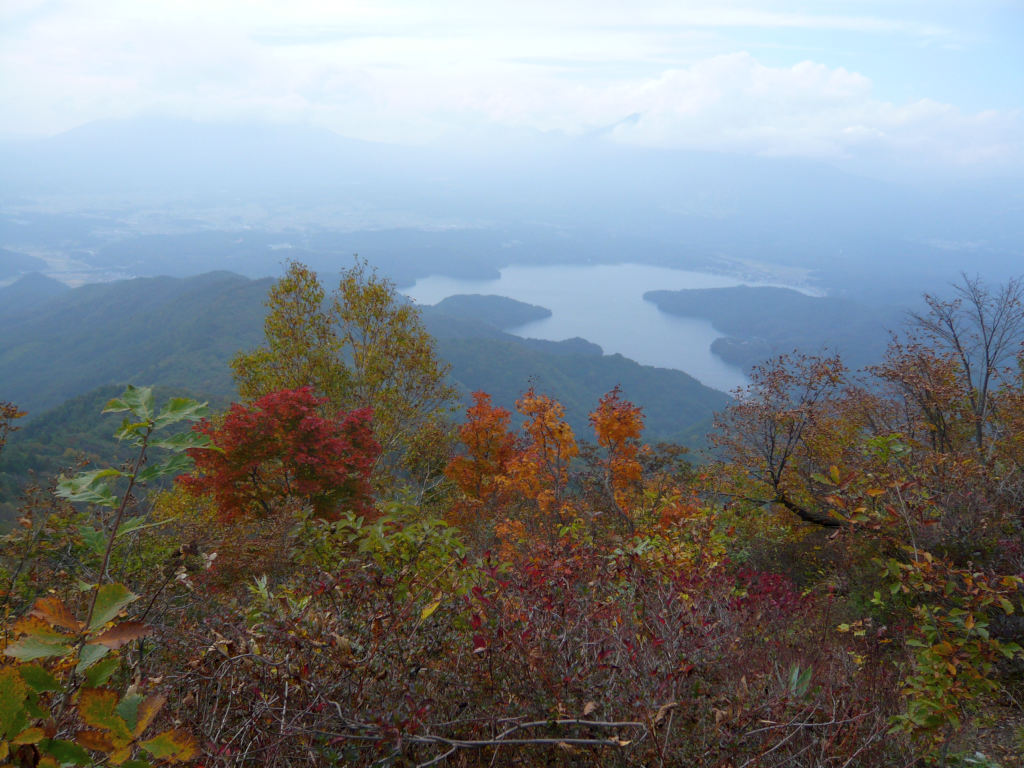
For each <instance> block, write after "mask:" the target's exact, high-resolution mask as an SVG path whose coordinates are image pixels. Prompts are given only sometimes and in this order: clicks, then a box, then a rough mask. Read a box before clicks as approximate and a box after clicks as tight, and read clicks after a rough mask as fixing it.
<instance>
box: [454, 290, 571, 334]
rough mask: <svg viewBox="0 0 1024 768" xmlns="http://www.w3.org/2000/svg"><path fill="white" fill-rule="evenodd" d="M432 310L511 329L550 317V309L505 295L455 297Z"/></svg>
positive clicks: (459, 295) (460, 295)
mask: <svg viewBox="0 0 1024 768" xmlns="http://www.w3.org/2000/svg"><path fill="white" fill-rule="evenodd" d="M434 309H436V310H437V311H438V312H442V313H444V314H446V315H451V316H452V317H469V318H474V319H476V320H483V321H484V322H485V323H490V324H491V325H493V326H496V327H498V328H502V329H504V328H514V327H515V326H517V325H524V324H525V323H529V322H532V321H534V320H543V319H544V318H546V317H551V310H550V309H547V308H546V307H538V306H535V305H533V304H527V303H525V302H522V301H516V300H515V299H510V298H508V297H506V296H490V295H488V296H481V295H479V294H458V295H455V296H448V297H447V298H445V299H442V300H441V301H439V302H437V304H435V305H434Z"/></svg>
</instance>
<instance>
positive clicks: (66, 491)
mask: <svg viewBox="0 0 1024 768" xmlns="http://www.w3.org/2000/svg"><path fill="white" fill-rule="evenodd" d="M104 471H106V470H104ZM110 472H113V473H114V474H118V475H119V474H121V473H120V472H117V470H110ZM88 474H89V475H92V474H93V473H91V472H90V473H88ZM107 476H108V475H102V477H107ZM86 479H88V482H83V477H82V476H81V475H78V476H76V477H73V478H66V477H62V478H61V480H60V481H59V482H58V483H57V491H56V493H57V495H58V496H60V497H61V498H62V499H67V500H68V501H73V502H77V503H82V504H99V505H101V506H104V507H111V508H113V507H116V506H117V505H118V499H117V497H116V496H114V494H113V493H112V492H111V491H110V488H108V487H107V486H106V484H104V483H102V482H100V476H97V477H92V478H86Z"/></svg>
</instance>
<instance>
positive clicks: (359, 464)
mask: <svg viewBox="0 0 1024 768" xmlns="http://www.w3.org/2000/svg"><path fill="white" fill-rule="evenodd" d="M325 403H326V399H325V398H318V397H316V396H315V395H314V394H313V392H312V390H311V389H310V388H308V387H304V388H300V389H296V390H280V391H277V392H271V393H269V394H267V395H264V396H263V397H260V398H259V399H257V400H256V401H255V402H254V403H253V404H252V405H251V406H245V405H239V404H237V403H236V404H234V405H232V406H231V408H230V409H229V410H228V412H227V413H226V414H225V415H224V416H223V418H222V419H220V420H219V422H220V423H218V424H214V423H213V422H210V421H205V422H203V423H201V424H199V425H198V426H197V427H196V430H197V431H198V432H199V433H201V434H203V435H205V436H207V437H208V438H209V439H210V441H211V442H212V443H213V444H214V445H216V446H217V447H218V448H219V449H220V450H219V451H209V452H194V454H193V455H192V458H193V459H194V460H195V462H196V469H195V472H194V473H192V474H187V475H183V476H182V477H180V478H179V480H178V482H179V483H181V484H182V485H183V486H184V487H185V488H186V489H188V490H189V491H191V492H192V493H194V494H200V495H201V494H210V495H211V496H212V497H213V498H214V500H215V501H216V503H217V506H218V509H219V511H220V514H221V516H222V517H223V518H224V519H225V520H231V519H233V518H235V517H238V516H241V515H248V516H260V515H263V516H268V517H270V516H273V515H275V514H276V513H277V512H278V511H279V510H280V508H281V506H282V504H284V503H285V502H286V501H287V500H289V499H297V500H299V501H300V502H301V504H302V505H303V506H305V507H308V508H309V509H311V510H313V512H314V513H315V514H317V515H319V516H321V517H325V518H336V517H337V516H338V514H339V509H348V510H352V511H356V512H360V513H366V512H367V511H369V510H372V508H373V500H372V494H371V488H370V482H369V476H370V473H371V472H372V469H373V464H374V462H375V461H376V460H377V458H378V457H379V456H380V445H379V444H378V443H377V441H376V440H375V439H374V436H373V430H372V427H371V418H372V412H371V411H369V410H368V409H361V410H357V411H353V412H351V413H347V414H342V415H339V416H337V417H335V418H333V419H329V418H325V417H323V416H321V415H320V408H321V407H322V406H323V405H324V404H325Z"/></svg>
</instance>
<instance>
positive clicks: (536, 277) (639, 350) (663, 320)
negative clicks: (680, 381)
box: [402, 264, 750, 391]
mask: <svg viewBox="0 0 1024 768" xmlns="http://www.w3.org/2000/svg"><path fill="white" fill-rule="evenodd" d="M743 282H745V281H743V280H740V279H739V278H733V277H728V276H725V275H709V274H704V273H701V272H685V271H683V270H679V269H667V268H664V267H650V266H644V265H640V264H614V265H605V264H601V265H573V266H548V267H529V266H518V267H507V268H505V269H503V270H501V277H500V278H498V279H495V280H459V279H455V278H451V277H443V276H440V275H433V276H431V277H427V278H423V279H420V280H417V281H416V284H415V285H414V286H413V287H412V288H407V289H402V290H403V292H404V293H406V294H407V295H409V296H410V297H411V298H413V299H415V300H416V301H417V302H419V303H420V304H436V303H437V302H439V301H441V300H442V299H444V298H446V297H448V296H453V295H455V294H462V293H469V294H474V293H478V294H493V295H496V296H507V297H509V298H511V299H516V300H517V301H525V302H526V303H528V304H537V305H540V306H542V307H547V308H548V309H550V310H551V312H552V315H551V317H549V318H546V319H544V320H538V321H535V322H532V323H527V324H526V325H521V326H518V327H516V328H506V329H505V330H506V331H508V332H509V333H513V334H515V335H517V336H524V337H532V338H535V339H549V340H551V341H560V340H562V339H569V338H572V337H573V336H582V337H583V338H584V339H587V340H588V341H592V342H594V343H595V344H600V345H601V347H602V348H603V349H604V351H605V354H613V353H615V352H619V353H621V354H622V355H624V356H625V357H628V358H630V359H631V360H636V361H637V362H638V363H643V364H644V365H654V366H657V367H659V368H676V369H678V370H680V371H686V373H688V374H690V375H691V376H693V377H694V378H696V379H697V380H699V381H700V382H701V383H703V384H706V385H707V386H709V387H714V388H715V389H720V390H723V391H729V390H732V389H735V388H736V387H739V386H743V385H744V384H746V381H747V379H746V376H745V375H744V374H743V372H742V371H741V370H740V369H738V368H734V367H733V366H731V365H726V364H725V363H724V362H722V361H721V360H720V359H719V358H717V357H716V356H714V355H713V354H711V342H712V341H714V340H715V339H717V338H720V337H721V336H722V335H723V334H721V333H719V332H718V331H716V330H715V329H714V328H713V327H712V326H711V323H710V322H708V321H705V320H698V319H691V318H684V317H673V316H671V315H666V314H664V313H662V312H660V311H659V310H658V308H657V307H656V306H654V305H653V304H651V303H650V302H646V301H644V299H643V295H644V293H645V292H647V291H653V290H679V289H681V288H728V287H732V286H736V285H740V284H741V283H743ZM748 284H750V283H749V282H748Z"/></svg>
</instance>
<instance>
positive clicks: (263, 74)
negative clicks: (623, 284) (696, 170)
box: [0, 0, 1024, 174]
mask: <svg viewBox="0 0 1024 768" xmlns="http://www.w3.org/2000/svg"><path fill="white" fill-rule="evenodd" d="M0 106H2V108H0V132H3V133H4V134H6V135H7V136H11V135H40V134H53V133H56V132H59V131H63V130H66V129H68V128H72V127H74V126H76V125H79V124H81V123H84V122H87V121H89V120H93V119H97V118H108V117H129V116H136V115H170V116H176V117H189V118H195V119H201V120H224V119H261V120H273V121H298V122H308V123H312V124H314V125H319V126H323V127H327V128H330V129H332V130H335V131H337V132H339V133H341V134H344V135H347V136H354V137H360V138H368V139H375V140H381V141H391V142H401V143H424V142H429V141H432V140H435V139H438V138H439V137H444V136H448V137H449V138H450V137H451V136H452V135H453V134H454V135H459V134H460V133H465V132H466V131H472V132H473V133H475V134H480V133H481V132H482V133H483V134H485V135H486V134H488V133H489V132H490V131H491V130H492V129H493V130H495V131H497V130H501V131H507V130H508V129H533V130H539V131H549V130H560V131H564V132H567V133H569V134H581V133H586V132H590V131H596V130H604V131H607V132H608V133H609V135H610V136H611V138H612V139H613V140H616V141H621V142H627V143H637V144H646V145H655V146H666V147H683V148H701V149H713V150H721V151H730V152H731V151H737V152H753V153H760V154H769V155H797V156H805V157H815V158H823V159H829V160H842V159H843V158H845V159H847V160H849V159H850V158H854V159H856V158H857V157H860V156H864V157H868V156H871V157H875V158H879V157H883V158H890V159H892V160H894V161H895V162H897V163H903V164H908V165H918V166H922V165H929V164H934V165H941V166H943V167H947V168H951V169H965V170H975V171H980V172H986V173H988V172H1000V173H1006V172H1009V173H1013V174H1018V173H1019V174H1024V0H885V1H884V2H874V1H869V0H862V1H858V0H845V1H844V2H829V1H828V0H804V1H803V2H799V1H793V2H781V1H780V2H767V1H764V2H760V1H758V0H746V2H744V1H743V0H736V2H710V1H705V0H672V1H671V2H665V1H662V0H629V1H628V2H609V1H608V0H505V1H504V2H487V1H486V0H420V1H419V2H406V1H403V0H378V1H377V2H358V1H355V2H346V1H344V0H339V1H336V2H317V1H315V0H288V1H287V2H258V1H242V0H238V1H236V2H231V1H225V2H222V1H220V0H203V1H202V2H198V1H195V0H174V1H173V2H161V1H159V0H141V1H140V0H131V1H128V0H125V1H124V2H118V1H111V2H88V1H84V0H83V1H78V2H76V1H74V0H0Z"/></svg>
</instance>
